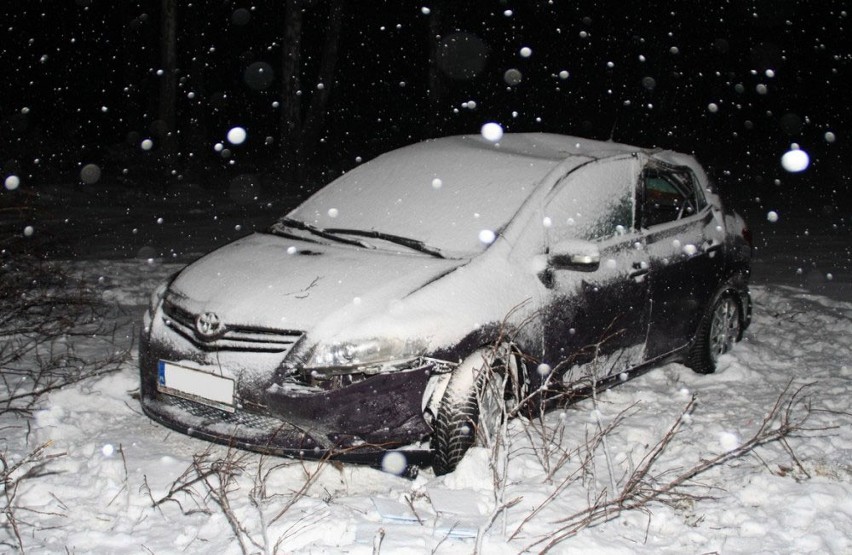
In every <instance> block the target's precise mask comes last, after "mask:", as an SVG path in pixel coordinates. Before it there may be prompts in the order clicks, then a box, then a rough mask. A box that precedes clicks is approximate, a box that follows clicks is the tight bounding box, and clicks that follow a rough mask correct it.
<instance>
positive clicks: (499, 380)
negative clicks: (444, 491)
mask: <svg viewBox="0 0 852 555" xmlns="http://www.w3.org/2000/svg"><path fill="white" fill-rule="evenodd" d="M518 378H519V376H518V363H517V357H516V356H515V355H514V354H513V353H512V350H511V348H510V347H509V346H501V347H487V348H483V349H480V350H478V351H476V352H474V353H473V354H472V355H470V356H469V357H467V358H466V359H465V360H464V361H463V362H462V363H461V364H460V365H459V366H458V367H457V368H456V369H455V370H454V371H453V374H452V376H451V377H450V381H449V382H448V383H447V389H446V391H445V392H444V395H443V397H442V398H441V403H440V405H439V408H438V414H437V415H436V416H435V421H434V430H433V432H432V449H433V451H434V458H433V461H432V469H433V470H434V471H435V474H436V475H441V474H447V473H449V472H452V471H453V470H455V468H456V466H458V464H459V462H460V461H461V459H462V457H464V454H465V453H466V452H467V451H468V449H470V448H471V447H472V446H473V445H474V444H476V443H479V444H481V445H490V444H491V441H492V439H493V438H494V437H495V434H496V433H498V431H499V428H500V425H501V424H502V423H503V421H504V419H505V418H506V417H507V413H508V410H510V409H511V407H512V406H514V404H515V403H516V402H517V399H518V395H517V394H516V393H515V392H516V391H518V387H517V384H518Z"/></svg>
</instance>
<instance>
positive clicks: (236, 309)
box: [168, 233, 467, 331]
mask: <svg viewBox="0 0 852 555" xmlns="http://www.w3.org/2000/svg"><path fill="white" fill-rule="evenodd" d="M466 262H467V260H457V259H453V260H448V259H440V258H435V257H432V256H428V255H423V254H419V253H409V252H395V251H391V250H379V249H365V248H361V247H357V246H348V245H340V246H338V245H319V244H316V243H310V242H306V241H299V240H295V239H289V238H283V237H279V236H275V235H270V234H261V233H257V234H253V235H249V236H247V237H245V238H243V239H240V240H238V241H235V242H234V243H231V244H229V245H226V246H224V247H222V248H220V249H219V250H217V251H214V252H212V253H210V254H208V255H207V256H205V257H203V258H202V259H200V260H198V261H197V262H195V263H193V264H191V265H189V266H188V267H187V268H185V269H184V270H183V271H182V272H181V273H180V274H179V275H178V276H177V277H176V278H175V280H174V281H173V282H172V284H171V286H170V288H169V294H168V299H169V301H170V302H173V303H175V304H177V305H179V306H181V307H182V308H184V309H185V310H188V311H190V312H192V313H195V314H200V313H202V312H214V313H216V314H217V315H218V316H219V317H220V319H221V320H222V322H223V323H225V324H230V325H245V326H252V327H262V328H268V329H287V330H298V331H309V330H311V329H313V328H315V327H316V326H318V325H319V324H320V323H321V322H322V321H323V320H327V319H334V318H335V317H339V316H343V315H344V314H345V316H346V317H347V318H346V319H347V320H351V319H352V318H353V317H354V318H355V319H360V318H362V317H363V318H367V317H369V316H371V315H375V314H377V313H379V314H380V313H382V312H386V311H388V310H390V309H391V308H392V307H393V305H394V303H398V302H399V301H400V300H401V299H403V298H405V297H406V296H408V295H410V294H411V293H413V292H415V291H417V290H418V289H419V288H421V287H423V286H424V285H425V284H428V283H430V282H432V281H434V280H436V279H438V278H439V277H441V276H443V275H445V274H447V273H448V272H451V271H452V270H454V269H456V268H457V267H459V266H461V265H463V264H465V263H466Z"/></svg>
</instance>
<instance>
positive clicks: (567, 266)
mask: <svg viewBox="0 0 852 555" xmlns="http://www.w3.org/2000/svg"><path fill="white" fill-rule="evenodd" d="M600 265H601V252H600V250H599V249H598V246H597V245H595V244H594V243H592V242H591V241H583V240H581V239H568V240H565V241H560V242H559V243H557V244H556V245H554V246H553V248H551V249H550V252H549V253H548V255H547V266H548V267H549V268H551V269H554V270H578V271H581V272H593V271H595V270H597V269H598V267H600Z"/></svg>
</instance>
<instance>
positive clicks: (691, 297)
mask: <svg viewBox="0 0 852 555" xmlns="http://www.w3.org/2000/svg"><path fill="white" fill-rule="evenodd" d="M638 200H639V208H640V210H639V214H638V219H639V226H640V227H641V228H642V240H643V242H644V245H645V250H646V251H647V253H648V256H649V257H650V276H649V282H650V322H649V331H648V344H647V357H648V359H649V360H650V359H653V358H657V357H660V356H663V355H665V354H667V353H670V352H672V351H674V350H676V349H679V348H681V347H683V346H685V345H686V344H687V343H688V342H689V341H690V340H691V338H692V336H693V335H694V333H695V330H696V327H697V325H698V321H699V319H700V318H701V315H702V314H703V311H704V308H705V305H706V304H707V302H708V300H709V298H710V296H711V295H712V294H713V293H714V291H715V289H716V287H717V285H718V283H719V281H720V279H721V271H722V268H723V257H722V252H721V247H722V245H723V238H724V234H723V231H722V227H721V226H720V223H719V221H718V215H717V214H716V213H715V212H714V210H713V208H712V206H710V205H709V204H708V203H707V201H706V198H705V196H704V193H703V191H702V190H701V188H700V186H699V184H698V180H697V179H696V177H695V175H694V174H693V173H692V171H691V170H689V169H688V168H684V167H674V166H669V165H667V164H662V163H659V162H654V161H652V162H650V163H649V164H648V165H647V166H646V167H645V168H644V170H643V171H642V176H641V179H640V191H639V197H638Z"/></svg>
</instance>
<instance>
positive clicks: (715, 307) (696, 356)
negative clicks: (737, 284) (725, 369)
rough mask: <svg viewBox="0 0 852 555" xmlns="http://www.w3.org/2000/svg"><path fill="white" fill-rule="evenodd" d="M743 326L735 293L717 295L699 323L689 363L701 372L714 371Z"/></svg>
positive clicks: (738, 337) (737, 339) (690, 350)
mask: <svg viewBox="0 0 852 555" xmlns="http://www.w3.org/2000/svg"><path fill="white" fill-rule="evenodd" d="M742 325H743V319H742V310H741V309H740V303H739V300H738V299H737V296H736V293H735V292H734V291H732V290H730V289H728V290H725V291H723V292H722V293H721V294H719V295H717V296H716V300H715V301H714V302H713V304H712V305H711V307H710V310H708V311H707V313H706V314H704V317H703V318H702V319H701V323H700V324H699V325H698V331H696V333H695V338H694V339H693V340H692V345H691V346H690V348H689V355H688V357H687V366H689V367H690V368H692V370H694V371H695V372H697V373H699V374H712V373H713V372H715V371H716V363H717V361H718V360H719V357H720V356H722V355H723V354H725V353H727V352H728V351H730V350H731V348H732V347H733V345H734V343H736V342H737V341H739V340H740V338H741V337H742Z"/></svg>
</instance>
